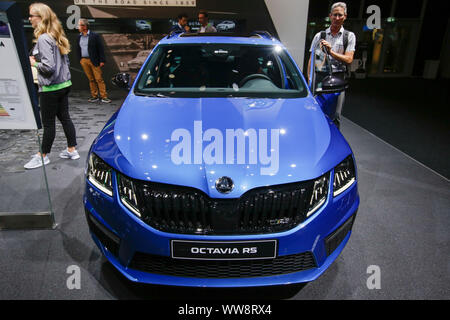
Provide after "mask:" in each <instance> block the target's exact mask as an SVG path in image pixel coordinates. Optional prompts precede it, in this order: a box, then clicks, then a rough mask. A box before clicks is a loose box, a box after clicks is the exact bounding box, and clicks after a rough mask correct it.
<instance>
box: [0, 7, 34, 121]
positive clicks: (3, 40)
mask: <svg viewBox="0 0 450 320" xmlns="http://www.w3.org/2000/svg"><path fill="white" fill-rule="evenodd" d="M0 129H37V124H36V119H35V116H34V114H33V107H32V105H31V100H30V96H29V94H28V89H27V85H26V83H25V78H24V75H23V71H22V65H21V62H20V59H19V55H18V53H17V48H16V44H15V42H14V37H13V34H12V32H11V28H10V24H9V21H8V17H7V15H6V13H5V12H2V11H0Z"/></svg>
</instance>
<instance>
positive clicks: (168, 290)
mask: <svg viewBox="0 0 450 320" xmlns="http://www.w3.org/2000/svg"><path fill="white" fill-rule="evenodd" d="M86 94H87V93H86ZM115 95H117V96H112V98H113V103H112V104H109V105H108V104H99V105H93V104H88V103H87V102H85V101H86V99H84V98H81V97H80V94H78V96H77V95H76V94H74V95H72V98H71V102H70V104H71V108H72V110H73V112H72V115H73V118H74V123H75V126H76V128H77V131H78V132H79V133H80V140H79V146H78V150H79V153H80V155H81V159H79V160H77V161H68V160H64V159H58V152H59V151H60V150H59V149H60V148H59V146H60V145H64V143H62V142H61V140H59V142H58V143H59V145H57V146H55V149H54V150H53V152H52V153H51V154H50V160H51V161H52V162H51V163H50V164H49V165H48V166H47V167H46V169H47V175H48V183H49V187H50V193H51V197H52V205H53V210H54V212H55V217H56V223H57V227H56V229H55V230H27V231H0V270H1V277H0V299H141V298H144V299H167V300H171V299H179V300H186V299H201V300H206V299H226V298H232V299H235V300H236V299H249V298H256V299H295V300H297V299H313V300H317V299H450V264H449V259H448V257H449V253H450V242H449V230H450V219H449V216H448V214H449V210H448V209H449V208H450V188H449V187H450V182H449V181H448V180H447V179H445V178H443V177H442V176H441V175H439V174H437V173H435V172H434V171H432V170H430V169H429V168H427V167H425V166H424V165H422V164H421V163H419V162H417V161H416V160H414V159H412V158H411V157H410V156H408V155H406V154H405V153H403V152H401V151H400V150H398V149H397V148H395V147H392V146H391V145H389V144H387V143H386V142H384V141H382V140H381V139H380V138H378V137H377V136H375V135H373V134H372V133H370V132H368V131H366V130H365V129H363V128H362V127H360V126H359V125H357V124H355V123H353V122H352V121H350V120H348V119H347V118H344V119H343V122H342V126H341V131H342V133H343V134H344V136H345V137H346V139H347V141H348V142H349V143H350V145H351V147H352V149H353V152H354V154H355V155H356V162H357V166H358V178H359V181H358V185H359V194H360V198H361V203H360V207H359V211H358V216H357V217H356V221H355V224H354V226H353V233H352V236H351V238H350V240H349V242H348V244H347V246H346V248H345V249H344V251H343V252H342V254H341V255H340V256H339V257H338V259H337V260H336V261H335V262H334V264H333V265H332V266H331V267H330V268H329V269H328V270H327V271H326V272H325V273H324V274H323V275H322V276H321V277H320V278H319V279H317V280H316V281H314V282H311V283H309V284H307V285H305V286H302V287H294V288H288V287H277V288H262V289H261V288H247V289H204V288H198V289H197V288H178V287H159V286H150V285H136V284H133V283H130V282H128V281H127V280H126V279H124V278H123V277H122V276H121V275H120V274H119V273H118V272H117V271H116V270H115V269H114V268H113V267H112V266H111V265H110V264H109V263H108V262H107V261H106V259H105V258H103V257H102V255H101V253H100V251H99V249H98V248H97V247H96V246H95V244H94V242H93V241H92V239H91V237H90V235H89V231H88V227H87V223H86V220H85V216H84V208H83V204H82V194H83V186H84V181H83V175H84V165H85V161H86V155H87V152H88V150H89V147H90V144H91V142H92V140H93V139H94V138H95V136H96V134H97V133H98V131H99V130H100V129H101V128H102V126H103V124H104V122H105V121H106V119H107V118H108V117H109V116H110V115H111V114H112V113H113V112H114V111H115V110H117V108H118V107H119V106H120V103H121V99H122V98H123V94H122V93H121V92H116V93H115ZM81 96H82V95H81ZM94 106H95V107H97V108H94ZM57 131H59V133H61V131H62V130H61V128H60V127H59V128H58V129H57ZM59 139H61V136H59ZM27 157H28V155H27ZM11 161H13V160H11ZM16 162H17V170H18V171H20V170H19V168H20V165H23V164H22V161H21V159H18V160H17V161H16ZM10 174H12V172H11V173H10ZM15 174H16V175H19V176H21V178H20V179H23V181H27V177H26V175H28V177H30V179H33V178H32V176H33V175H39V174H40V173H39V172H38V171H29V172H25V171H22V172H16V173H15ZM3 187H4V186H3ZM3 187H2V188H3ZM18 197H19V199H21V196H20V195H18ZM29 197H33V194H30V195H28V197H23V198H24V199H25V198H27V199H28V201H31V200H33V199H31V200H30V198H29ZM35 197H37V196H36V195H35ZM39 197H40V196H39ZM36 200H37V199H36ZM31 202H32V201H31ZM73 265H75V266H78V267H79V268H80V270H81V287H80V289H72V290H70V289H69V288H68V287H67V280H68V278H69V277H70V276H71V273H67V270H68V267H69V266H73ZM370 266H378V267H379V270H380V272H381V273H380V275H381V278H380V280H381V288H380V289H372V290H371V289H369V288H368V286H367V280H368V278H369V277H370V276H371V273H368V269H369V270H370V268H369V267H370Z"/></svg>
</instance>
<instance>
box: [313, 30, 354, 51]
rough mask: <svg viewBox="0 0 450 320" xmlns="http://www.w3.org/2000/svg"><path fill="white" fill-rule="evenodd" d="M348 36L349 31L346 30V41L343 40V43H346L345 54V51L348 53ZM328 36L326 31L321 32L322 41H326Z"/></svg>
mask: <svg viewBox="0 0 450 320" xmlns="http://www.w3.org/2000/svg"><path fill="white" fill-rule="evenodd" d="M348 34H349V31H348V30H345V29H344V39H343V42H344V53H345V51H347V46H348ZM326 36H327V32H326V31H321V32H320V40H325V38H326Z"/></svg>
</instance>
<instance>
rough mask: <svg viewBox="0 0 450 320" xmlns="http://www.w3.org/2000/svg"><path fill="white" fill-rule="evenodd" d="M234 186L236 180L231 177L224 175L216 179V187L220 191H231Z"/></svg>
mask: <svg viewBox="0 0 450 320" xmlns="http://www.w3.org/2000/svg"><path fill="white" fill-rule="evenodd" d="M233 188H234V182H233V180H231V178H229V177H222V178H219V179H217V180H216V189H217V191H219V192H220V193H230V192H231V190H233Z"/></svg>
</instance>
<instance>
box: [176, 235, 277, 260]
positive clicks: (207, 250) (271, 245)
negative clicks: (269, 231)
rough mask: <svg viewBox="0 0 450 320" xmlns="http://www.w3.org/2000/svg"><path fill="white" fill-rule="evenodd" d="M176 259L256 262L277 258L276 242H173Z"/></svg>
mask: <svg viewBox="0 0 450 320" xmlns="http://www.w3.org/2000/svg"><path fill="white" fill-rule="evenodd" d="M171 255H172V258H174V259H190V260H255V259H273V258H276V256H277V241H276V240H261V241H184V240H172V241H171Z"/></svg>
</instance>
